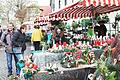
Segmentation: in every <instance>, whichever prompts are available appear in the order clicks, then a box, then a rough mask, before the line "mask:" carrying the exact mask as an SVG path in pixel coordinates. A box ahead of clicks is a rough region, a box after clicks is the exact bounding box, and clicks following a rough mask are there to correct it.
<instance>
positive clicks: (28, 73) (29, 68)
mask: <svg viewBox="0 0 120 80" xmlns="http://www.w3.org/2000/svg"><path fill="white" fill-rule="evenodd" d="M22 71H23V74H24V78H25V79H28V78H32V76H33V75H34V74H37V73H38V71H40V68H38V66H37V65H36V64H34V63H32V62H25V66H24V67H23V69H22Z"/></svg>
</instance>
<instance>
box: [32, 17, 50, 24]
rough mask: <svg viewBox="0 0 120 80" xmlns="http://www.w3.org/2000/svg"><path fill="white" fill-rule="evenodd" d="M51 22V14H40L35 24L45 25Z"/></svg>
mask: <svg viewBox="0 0 120 80" xmlns="http://www.w3.org/2000/svg"><path fill="white" fill-rule="evenodd" d="M48 22H49V16H40V17H37V18H36V19H35V21H34V23H35V24H39V25H44V24H47V23H48Z"/></svg>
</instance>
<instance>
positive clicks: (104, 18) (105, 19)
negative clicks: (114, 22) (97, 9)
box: [96, 15, 109, 23]
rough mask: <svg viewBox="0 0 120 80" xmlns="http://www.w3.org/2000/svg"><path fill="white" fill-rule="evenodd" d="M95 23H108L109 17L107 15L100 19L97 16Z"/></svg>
mask: <svg viewBox="0 0 120 80" xmlns="http://www.w3.org/2000/svg"><path fill="white" fill-rule="evenodd" d="M96 21H97V22H98V23H99V22H100V21H103V22H104V23H108V22H109V17H108V16H107V15H104V16H102V17H100V16H97V17H96Z"/></svg>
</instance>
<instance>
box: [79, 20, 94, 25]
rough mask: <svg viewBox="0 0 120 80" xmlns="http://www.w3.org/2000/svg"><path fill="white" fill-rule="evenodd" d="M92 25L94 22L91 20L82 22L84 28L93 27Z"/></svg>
mask: <svg viewBox="0 0 120 80" xmlns="http://www.w3.org/2000/svg"><path fill="white" fill-rule="evenodd" d="M91 24H92V20H90V19H83V20H82V21H81V25H82V26H91Z"/></svg>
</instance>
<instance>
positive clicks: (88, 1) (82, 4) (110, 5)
mask: <svg viewBox="0 0 120 80" xmlns="http://www.w3.org/2000/svg"><path fill="white" fill-rule="evenodd" d="M92 7H94V8H93V10H94V11H95V12H96V13H98V14H103V13H109V12H112V11H116V10H120V0H82V1H79V2H77V3H75V4H72V5H70V6H67V7H65V8H63V9H60V10H59V11H56V12H53V13H50V14H49V18H50V20H69V19H70V18H78V17H80V18H81V17H87V16H88V17H91V16H92V15H93V12H92V11H93V10H92Z"/></svg>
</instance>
